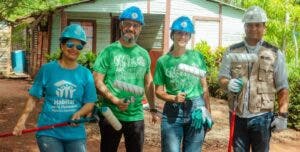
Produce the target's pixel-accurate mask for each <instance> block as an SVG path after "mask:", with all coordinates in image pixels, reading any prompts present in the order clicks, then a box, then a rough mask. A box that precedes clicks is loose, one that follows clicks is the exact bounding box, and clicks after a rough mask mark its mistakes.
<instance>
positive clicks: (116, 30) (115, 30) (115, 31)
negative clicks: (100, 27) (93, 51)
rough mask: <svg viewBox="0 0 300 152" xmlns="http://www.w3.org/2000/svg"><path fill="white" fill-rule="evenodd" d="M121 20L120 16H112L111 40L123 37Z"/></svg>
mask: <svg viewBox="0 0 300 152" xmlns="http://www.w3.org/2000/svg"><path fill="white" fill-rule="evenodd" d="M119 24H120V21H119V17H118V16H114V17H112V18H111V38H110V42H111V43H112V42H115V41H117V40H119V38H120V37H121V31H120V27H119Z"/></svg>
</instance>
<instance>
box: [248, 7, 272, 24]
mask: <svg viewBox="0 0 300 152" xmlns="http://www.w3.org/2000/svg"><path fill="white" fill-rule="evenodd" d="M267 20H268V18H267V14H266V12H265V11H264V10H263V9H262V8H260V7H258V6H251V7H249V8H248V9H247V11H246V12H245V14H244V17H243V22H245V23H264V22H267Z"/></svg>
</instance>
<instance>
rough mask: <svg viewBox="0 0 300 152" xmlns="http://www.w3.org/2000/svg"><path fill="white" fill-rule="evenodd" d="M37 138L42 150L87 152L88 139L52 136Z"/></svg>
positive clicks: (43, 151)
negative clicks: (67, 138) (68, 138)
mask: <svg viewBox="0 0 300 152" xmlns="http://www.w3.org/2000/svg"><path fill="white" fill-rule="evenodd" d="M36 139H37V144H38V146H39V149H40V151H41V152H54V151H55V152H86V139H77V140H61V139H57V138H55V137H50V136H38V137H36Z"/></svg>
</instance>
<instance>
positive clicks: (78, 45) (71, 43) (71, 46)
mask: <svg viewBox="0 0 300 152" xmlns="http://www.w3.org/2000/svg"><path fill="white" fill-rule="evenodd" d="M66 46H67V48H69V49H70V48H73V47H74V46H75V47H76V49H77V50H79V51H81V50H82V49H83V45H82V44H77V45H75V44H74V43H73V42H72V41H67V43H66Z"/></svg>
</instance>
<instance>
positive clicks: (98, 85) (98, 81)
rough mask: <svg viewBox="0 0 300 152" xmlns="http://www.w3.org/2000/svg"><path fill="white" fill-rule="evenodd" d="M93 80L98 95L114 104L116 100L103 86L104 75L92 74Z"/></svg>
mask: <svg viewBox="0 0 300 152" xmlns="http://www.w3.org/2000/svg"><path fill="white" fill-rule="evenodd" d="M94 79H95V85H96V88H97V90H98V91H99V93H100V94H101V95H102V96H103V97H105V98H107V99H109V100H110V101H111V102H112V103H114V104H115V103H116V102H117V101H118V98H117V97H116V96H114V95H113V94H112V93H111V92H110V91H109V90H108V88H107V87H106V85H105V84H104V75H101V74H98V73H96V72H94Z"/></svg>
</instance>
